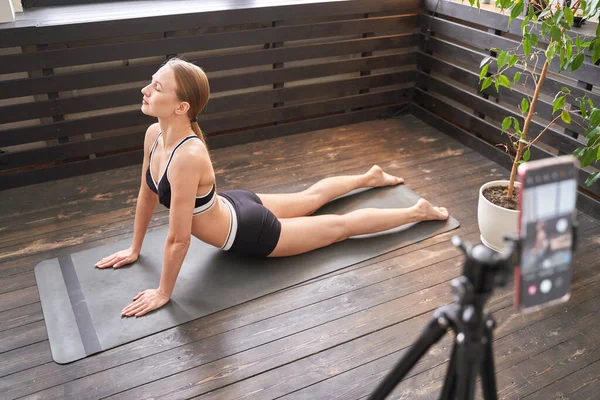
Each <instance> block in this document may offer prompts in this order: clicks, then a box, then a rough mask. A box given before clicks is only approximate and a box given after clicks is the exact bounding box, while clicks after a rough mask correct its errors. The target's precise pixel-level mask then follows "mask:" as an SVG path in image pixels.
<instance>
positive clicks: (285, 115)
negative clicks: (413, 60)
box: [200, 84, 412, 134]
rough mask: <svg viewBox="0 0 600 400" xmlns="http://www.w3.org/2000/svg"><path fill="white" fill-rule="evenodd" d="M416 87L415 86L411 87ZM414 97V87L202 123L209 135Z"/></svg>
mask: <svg viewBox="0 0 600 400" xmlns="http://www.w3.org/2000/svg"><path fill="white" fill-rule="evenodd" d="M409 85H410V86H412V84H409ZM411 98H412V88H409V89H391V90H385V91H378V92H374V93H365V94H358V95H355V96H346V97H342V98H339V99H333V100H325V101H316V102H309V103H304V104H300V105H293V106H285V107H276V108H271V109H267V110H264V111H252V112H250V113H245V114H242V115H237V114H236V113H222V114H213V115H210V116H207V117H206V118H203V119H202V121H201V122H200V124H201V126H202V129H203V130H205V131H206V132H208V133H209V134H210V133H212V132H222V131H229V130H234V129H240V128H245V127H248V126H258V125H262V124H270V123H273V122H278V123H279V122H280V121H289V120H293V119H304V118H308V117H313V116H316V115H323V114H328V113H333V112H338V111H345V110H349V109H352V108H357V107H369V106H375V105H380V104H387V103H395V102H405V101H410V99H411Z"/></svg>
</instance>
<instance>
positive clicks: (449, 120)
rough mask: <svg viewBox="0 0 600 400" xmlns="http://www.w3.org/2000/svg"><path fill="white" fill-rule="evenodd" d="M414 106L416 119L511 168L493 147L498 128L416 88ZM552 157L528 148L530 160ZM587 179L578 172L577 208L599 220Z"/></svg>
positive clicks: (509, 161)
mask: <svg viewBox="0 0 600 400" xmlns="http://www.w3.org/2000/svg"><path fill="white" fill-rule="evenodd" d="M415 103H416V104H414V105H413V108H412V113H413V114H415V115H416V116H417V117H419V118H421V119H422V120H423V121H425V122H427V123H428V124H430V125H432V126H434V127H436V128H438V129H440V130H441V131H443V132H445V133H447V134H449V135H450V136H452V137H454V138H455V139H457V140H459V141H460V142H461V143H463V144H465V145H467V146H469V147H471V148H472V149H474V150H476V151H478V152H480V153H481V154H483V155H484V156H486V157H487V158H489V159H490V160H492V161H494V162H497V163H498V164H500V165H502V166H503V167H505V168H507V169H510V168H511V166H512V159H511V158H510V157H508V155H507V154H506V153H505V152H504V151H503V150H501V149H499V148H498V147H495V144H496V143H499V142H502V140H500V139H501V138H502V135H501V134H500V129H499V128H498V127H496V126H494V125H493V124H491V123H489V122H487V121H485V120H482V119H480V118H478V117H476V116H475V115H473V114H470V113H468V112H466V111H464V110H461V109H459V108H456V107H454V106H452V105H450V104H448V103H446V102H444V101H443V100H442V99H440V98H437V97H436V96H434V95H433V94H431V93H429V92H426V91H424V90H421V89H419V88H417V89H416V90H415ZM475 134H478V135H480V136H481V138H478V137H476V136H475ZM484 139H485V140H484ZM554 156H555V155H554V154H552V153H549V152H548V151H546V150H543V149H541V148H539V147H537V146H536V145H534V146H532V147H531V157H532V158H531V159H532V160H535V159H541V158H548V157H554ZM588 176H589V174H588V173H587V172H586V171H584V170H581V169H580V170H579V174H578V181H579V185H580V190H579V191H578V194H577V202H578V205H577V207H578V208H579V209H580V210H581V211H583V212H585V213H588V214H590V215H591V216H593V217H594V218H600V201H599V200H598V198H593V197H590V196H589V195H588V194H586V193H585V192H583V191H582V190H581V188H582V187H583V184H584V182H585V180H586V179H587V177H588ZM590 189H591V191H592V192H595V193H596V195H598V194H599V193H600V190H599V189H600V185H598V183H596V184H594V185H593V186H592V187H591V188H587V187H586V188H585V190H590Z"/></svg>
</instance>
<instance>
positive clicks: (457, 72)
mask: <svg viewBox="0 0 600 400" xmlns="http://www.w3.org/2000/svg"><path fill="white" fill-rule="evenodd" d="M419 58H420V60H419V61H420V65H422V66H424V67H426V68H429V69H431V70H432V71H435V72H437V73H439V74H442V75H443V76H445V77H449V78H451V79H453V80H455V81H457V82H459V83H461V84H464V85H467V86H469V87H473V88H477V87H478V86H479V75H478V74H477V73H474V72H471V71H469V70H467V69H465V68H461V67H458V66H456V65H453V64H450V63H448V62H446V61H443V60H440V59H437V58H435V57H433V56H430V55H427V54H424V53H420V54H419ZM518 89H519V86H513V88H512V89H506V88H500V93H497V92H496V89H495V88H493V87H489V88H487V89H486V90H484V91H483V93H485V94H488V95H492V96H494V95H496V96H498V95H499V97H500V99H501V100H502V101H503V102H505V103H508V104H521V99H523V98H524V97H526V96H527V94H526V93H523V92H521V91H520V90H518ZM535 111H536V114H537V115H538V116H540V117H542V118H545V119H547V120H548V123H550V121H551V120H552V119H553V118H554V117H556V115H554V116H553V114H552V104H550V103H548V102H546V101H545V100H543V99H538V101H537V103H536V108H535ZM513 115H515V114H513ZM557 115H558V114H557ZM582 122H583V121H581V118H580V117H579V116H575V115H574V116H573V124H566V123H564V122H563V121H562V120H559V121H557V122H556V123H557V125H561V126H564V127H567V128H570V129H572V130H573V131H575V132H578V133H581V134H583V133H584V132H585V128H583V127H581V126H579V125H578V123H582ZM521 126H522V125H521ZM539 140H540V141H541V142H545V143H549V144H551V145H552V146H554V145H556V146H558V147H559V148H560V149H561V150H562V151H564V152H573V151H575V149H577V148H579V147H582V146H584V145H585V142H581V141H579V140H576V139H574V138H572V137H571V136H568V135H565V134H564V133H561V132H558V131H555V130H552V129H548V130H547V131H546V133H545V134H544V135H543V136H542V137H540V139H539Z"/></svg>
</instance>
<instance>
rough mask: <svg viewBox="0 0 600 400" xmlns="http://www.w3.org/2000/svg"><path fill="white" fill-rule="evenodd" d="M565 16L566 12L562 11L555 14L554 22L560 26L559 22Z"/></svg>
mask: <svg viewBox="0 0 600 400" xmlns="http://www.w3.org/2000/svg"><path fill="white" fill-rule="evenodd" d="M564 15H565V13H564V11H563V10H562V9H560V10H558V11H557V12H555V13H554V15H553V16H552V21H554V23H555V24H558V21H560V20H561V19H562V18H563V16H564Z"/></svg>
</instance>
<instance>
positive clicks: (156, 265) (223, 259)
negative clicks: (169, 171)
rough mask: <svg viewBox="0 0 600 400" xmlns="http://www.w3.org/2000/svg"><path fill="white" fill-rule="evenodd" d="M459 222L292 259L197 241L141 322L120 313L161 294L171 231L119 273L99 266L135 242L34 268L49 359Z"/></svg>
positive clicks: (105, 344)
mask: <svg viewBox="0 0 600 400" xmlns="http://www.w3.org/2000/svg"><path fill="white" fill-rule="evenodd" d="M418 199H419V195H418V194H416V193H415V192H413V191H412V190H410V189H409V188H407V187H406V186H404V185H400V186H395V187H386V188H377V189H371V190H366V191H362V192H358V193H353V194H352V195H347V196H343V197H340V198H338V199H335V200H333V201H331V202H330V203H328V204H326V205H325V206H324V207H323V208H321V209H320V210H319V211H318V212H317V214H327V213H334V214H342V213H346V212H349V211H352V210H356V209H359V208H367V207H375V208H392V207H409V206H411V205H413V204H415V203H416V202H417V200H418ZM458 226H459V223H458V221H456V220H455V219H454V218H452V217H450V218H449V219H448V220H447V221H425V222H419V223H417V224H410V225H405V226H402V227H399V228H396V229H394V230H391V231H387V232H385V233H379V234H373V235H366V236H362V237H355V238H350V239H348V240H345V241H343V242H339V243H335V244H333V245H331V246H328V247H325V248H322V249H318V250H315V251H312V252H309V253H305V254H301V255H298V256H293V257H284V258H269V259H253V258H246V257H240V256H236V255H234V254H232V253H229V252H224V251H222V250H219V249H217V248H214V247H212V246H209V245H207V244H204V243H203V242H201V241H199V240H197V239H195V238H193V237H192V244H191V246H190V249H189V251H188V254H187V256H186V258H185V261H184V263H183V266H182V268H181V272H180V274H179V277H178V279H177V283H176V286H175V290H174V293H173V295H172V297H171V301H170V302H169V303H167V305H165V306H164V307H162V308H160V309H158V310H156V311H154V312H152V313H149V314H146V315H145V316H143V317H140V318H135V317H133V318H124V317H121V310H122V309H123V307H125V306H126V305H127V304H129V303H130V302H131V301H132V299H133V297H134V296H135V295H136V294H137V293H138V292H140V291H142V290H145V289H152V288H157V287H158V283H159V280H160V273H161V266H162V261H163V247H164V242H165V238H166V235H167V230H168V228H167V227H161V228H160V229H157V230H154V231H149V232H148V233H147V234H146V238H145V240H144V244H143V247H142V252H141V256H140V258H139V259H138V261H137V262H135V263H134V264H131V265H129V266H126V267H122V268H119V269H112V268H109V269H98V268H95V267H94V264H95V263H96V262H97V261H98V260H100V259H101V258H103V257H105V256H107V255H109V254H112V253H113V252H115V251H118V250H121V249H124V248H126V247H128V246H129V245H130V243H131V238H128V239H124V240H122V241H119V242H116V243H111V244H108V245H103V246H99V247H96V248H92V249H88V250H83V251H80V252H77V253H73V254H71V255H64V256H61V257H58V258H54V259H51V260H46V261H43V262H41V263H39V264H38V265H37V266H36V267H35V277H36V280H37V284H38V290H39V294H40V300H41V303H42V311H43V315H44V320H45V323H46V328H47V331H48V338H49V340H50V347H51V350H52V357H53V358H54V360H55V361H56V362H57V363H60V364H64V363H69V362H72V361H75V360H78V359H81V358H84V357H87V356H89V355H92V354H95V353H98V352H101V351H104V350H107V349H110V348H113V347H116V346H119V345H122V344H125V343H128V342H131V341H134V340H136V339H140V338H142V337H144V336H148V335H151V334H153V333H156V332H159V331H162V330H165V329H168V328H171V327H174V326H177V325H180V324H183V323H185V322H187V321H190V320H193V319H196V318H200V317H202V316H205V315H208V314H211V313H214V312H217V311H220V310H223V309H226V308H228V307H232V306H235V305H237V304H240V303H243V302H246V301H249V300H252V299H255V298H258V297H260V296H264V295H266V294H269V293H273V292H276V291H278V290H281V289H284V288H287V287H290V286H294V285H296V284H298V283H302V282H305V281H307V280H310V279H313V278H316V277H319V276H321V275H324V274H327V273H330V272H332V271H336V270H339V269H342V268H345V267H348V266H350V265H353V264H356V263H359V262H362V261H365V260H367V259H370V258H373V257H376V256H378V255H381V254H384V253H387V252H389V251H392V250H395V249H398V248H401V247H404V246H406V245H409V244H411V243H415V242H419V241H421V240H424V239H427V238H429V237H431V236H434V235H437V234H440V233H443V232H446V231H449V230H451V229H455V228H457V227H458Z"/></svg>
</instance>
